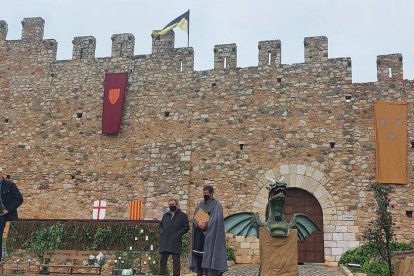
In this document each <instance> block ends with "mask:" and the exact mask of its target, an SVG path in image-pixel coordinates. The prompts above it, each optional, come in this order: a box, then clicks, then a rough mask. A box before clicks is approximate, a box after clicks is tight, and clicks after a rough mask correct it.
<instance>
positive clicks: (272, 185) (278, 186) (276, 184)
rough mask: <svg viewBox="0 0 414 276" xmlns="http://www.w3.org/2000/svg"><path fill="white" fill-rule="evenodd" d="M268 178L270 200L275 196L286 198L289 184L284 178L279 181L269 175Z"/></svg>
mask: <svg viewBox="0 0 414 276" xmlns="http://www.w3.org/2000/svg"><path fill="white" fill-rule="evenodd" d="M266 178H267V179H268V180H269V187H266V189H268V190H269V195H268V200H269V201H270V200H271V199H273V198H278V199H284V198H285V197H286V189H287V184H286V182H284V181H283V178H282V179H280V180H279V181H276V180H274V179H272V178H268V177H267V176H266Z"/></svg>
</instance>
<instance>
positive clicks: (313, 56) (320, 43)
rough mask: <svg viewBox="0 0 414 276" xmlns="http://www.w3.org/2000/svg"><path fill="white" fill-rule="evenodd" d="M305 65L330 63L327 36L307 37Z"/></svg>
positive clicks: (305, 41)
mask: <svg viewBox="0 0 414 276" xmlns="http://www.w3.org/2000/svg"><path fill="white" fill-rule="evenodd" d="M303 44H304V46H305V63H321V62H327V61H328V38H327V37H326V36H315V37H305V39H304V43H303Z"/></svg>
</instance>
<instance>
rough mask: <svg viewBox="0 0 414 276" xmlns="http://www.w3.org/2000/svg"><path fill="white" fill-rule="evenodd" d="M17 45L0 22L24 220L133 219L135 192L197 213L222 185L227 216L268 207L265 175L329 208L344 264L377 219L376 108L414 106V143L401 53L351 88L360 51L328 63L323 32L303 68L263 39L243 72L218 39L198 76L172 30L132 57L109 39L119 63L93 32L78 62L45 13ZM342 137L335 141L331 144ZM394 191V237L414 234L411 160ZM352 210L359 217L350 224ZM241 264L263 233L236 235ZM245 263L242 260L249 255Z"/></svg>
mask: <svg viewBox="0 0 414 276" xmlns="http://www.w3.org/2000/svg"><path fill="white" fill-rule="evenodd" d="M22 26H23V32H22V38H21V40H15V41H14V40H7V39H6V36H7V23H6V22H5V21H0V103H1V108H0V155H1V156H2V159H1V164H0V166H1V167H3V169H4V170H5V172H6V174H10V176H11V178H12V179H13V180H14V181H15V182H16V183H17V184H18V186H19V187H20V189H21V190H22V191H23V193H24V196H25V202H24V204H23V206H22V207H21V208H20V216H21V217H25V218H90V217H91V213H92V202H93V200H96V199H98V198H99V197H101V198H102V199H105V200H107V202H108V209H107V214H106V218H111V219H117V218H119V219H125V218H127V217H128V213H127V206H128V201H129V200H131V199H138V198H140V199H142V200H143V201H144V217H145V218H146V219H159V218H160V217H161V215H162V213H163V212H164V211H165V207H166V204H167V200H168V198H170V197H177V198H178V199H179V201H180V204H181V207H182V209H184V210H185V211H187V212H188V213H189V215H192V210H193V208H194V205H195V204H196V203H197V202H198V201H199V200H201V199H202V195H201V192H202V191H201V189H202V186H204V185H206V184H211V185H213V186H214V187H215V189H216V197H217V198H218V199H219V200H220V201H221V202H222V204H223V206H224V209H225V214H226V215H227V214H231V213H234V212H237V211H252V210H255V211H259V212H261V215H262V216H263V214H264V206H263V204H264V203H263V202H264V201H265V200H266V199H265V197H264V196H263V191H264V190H263V189H264V187H265V186H266V180H265V179H266V178H265V175H269V176H274V177H280V176H283V177H284V178H285V180H286V181H287V182H288V184H289V186H291V187H301V188H302V189H305V190H307V191H308V192H310V193H311V194H313V195H314V196H315V197H316V198H317V199H318V201H319V202H320V203H321V206H322V208H323V210H324V215H323V216H324V233H325V259H326V263H328V264H336V263H337V261H338V260H339V258H340V255H341V254H342V253H343V252H344V251H345V250H347V249H348V248H351V247H354V246H357V245H358V244H359V238H360V236H361V231H362V230H363V227H365V226H366V225H367V222H368V221H369V220H370V219H371V218H372V215H373V208H374V202H373V196H372V194H371V193H370V192H369V190H368V184H370V183H373V182H375V141H374V138H375V133H374V123H373V119H374V113H373V111H374V110H373V102H374V101H375V100H379V99H385V100H391V101H400V100H403V101H407V102H408V120H409V125H408V137H409V140H410V141H411V140H413V132H412V126H413V106H412V102H413V91H414V82H413V81H412V80H404V79H403V69H402V56H401V55H400V54H391V55H383V56H378V58H377V68H378V70H377V74H378V81H376V82H370V83H352V76H351V73H352V70H351V59H350V58H329V57H328V40H327V38H326V37H309V38H305V40H304V51H305V62H304V63H299V64H281V42H280V41H278V40H273V41H261V42H259V44H258V48H259V49H258V66H253V67H248V68H239V67H237V46H236V45H235V44H225V45H216V46H215V47H214V51H213V52H214V68H213V69H211V70H206V71H195V70H194V50H193V49H192V48H191V47H188V48H179V49H177V48H174V33H173V32H170V33H168V34H167V35H166V36H164V37H162V38H161V39H160V40H154V41H153V47H152V54H149V55H134V44H135V38H134V36H133V35H132V34H117V35H113V36H112V43H113V45H112V54H111V56H110V57H105V58H95V46H96V40H95V38H94V37H92V36H87V37H76V38H75V39H74V40H73V54H72V56H73V58H72V59H71V60H56V51H57V42H56V41H55V40H53V39H44V38H43V30H44V20H43V19H41V18H26V19H24V20H23V21H22ZM108 72H128V86H127V92H126V102H125V106H124V114H123V119H122V128H121V132H120V133H119V135H115V136H104V135H101V132H100V129H101V117H102V102H103V101H102V97H103V80H104V76H105V73H108ZM332 143H333V145H334V146H333V148H332V147H331V145H332ZM407 147H408V148H409V151H408V170H407V171H408V179H409V183H408V184H407V185H398V186H396V189H395V194H394V195H393V198H394V200H395V201H396V203H397V207H396V209H395V210H393V215H394V217H395V219H396V225H395V227H396V231H395V232H396V237H397V238H398V239H399V240H408V239H414V223H413V219H412V218H409V217H408V216H407V215H406V211H412V210H413V209H414V197H413V185H412V178H413V162H414V155H413V150H412V149H411V144H409V145H407ZM345 215H351V216H352V217H353V219H352V220H351V221H349V220H345V219H344V216H345ZM229 243H230V244H233V245H236V247H237V248H239V249H243V250H244V251H243V250H242V251H243V253H240V254H239V255H238V256H239V257H238V258H239V261H240V262H252V261H253V262H256V261H257V260H258V258H257V255H258V252H257V248H258V245H257V241H255V240H254V239H252V238H248V239H242V238H237V239H235V240H231V241H229ZM242 259H243V260H242Z"/></svg>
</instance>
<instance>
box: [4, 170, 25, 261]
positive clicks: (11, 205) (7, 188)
mask: <svg viewBox="0 0 414 276" xmlns="http://www.w3.org/2000/svg"><path fill="white" fill-rule="evenodd" d="M22 203H23V196H22V194H21V193H20V191H19V189H17V186H16V184H14V183H13V182H11V181H9V180H6V179H4V177H3V169H2V168H0V260H1V258H2V256H3V250H2V248H3V231H4V227H5V226H6V222H7V221H11V220H17V218H18V217H17V207H19V206H20V205H21V204H22Z"/></svg>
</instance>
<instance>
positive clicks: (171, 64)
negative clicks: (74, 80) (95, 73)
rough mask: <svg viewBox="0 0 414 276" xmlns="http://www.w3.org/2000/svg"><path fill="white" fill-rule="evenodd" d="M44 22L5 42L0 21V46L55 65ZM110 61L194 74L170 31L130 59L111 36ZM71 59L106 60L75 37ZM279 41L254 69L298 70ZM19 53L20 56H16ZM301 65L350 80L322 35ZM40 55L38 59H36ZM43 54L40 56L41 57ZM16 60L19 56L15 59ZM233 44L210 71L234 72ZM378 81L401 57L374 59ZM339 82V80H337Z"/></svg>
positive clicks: (266, 47)
mask: <svg viewBox="0 0 414 276" xmlns="http://www.w3.org/2000/svg"><path fill="white" fill-rule="evenodd" d="M44 25H45V21H44V20H43V19H42V18H40V17H35V18H25V19H23V21H22V28H23V29H22V38H21V40H14V41H7V40H6V37H7V31H8V25H7V22H5V21H0V45H1V44H6V45H8V47H10V50H9V51H10V52H14V50H13V49H14V48H21V47H29V48H31V49H32V52H30V55H32V56H33V51H36V49H37V50H38V51H39V54H38V55H36V58H37V59H41V60H47V61H48V62H50V63H53V62H56V61H57V60H56V52H57V42H56V41H55V40H53V39H44V38H43V35H44ZM111 39H112V53H111V59H115V58H123V59H131V61H134V60H136V59H141V58H142V57H145V59H160V58H161V59H165V60H168V62H166V63H165V64H164V68H165V69H170V70H171V69H176V70H177V71H178V72H193V71H194V51H193V48H191V47H186V48H174V42H175V36H174V32H173V31H170V32H169V33H167V34H166V35H164V36H162V37H160V38H158V39H153V41H152V54H151V55H144V56H142V55H140V56H134V46H135V37H134V35H133V34H130V33H124V34H114V35H113V36H112V38H111ZM72 43H73V50H72V60H73V61H77V60H89V61H91V60H102V59H107V58H95V49H96V39H95V38H94V37H93V36H82V37H75V38H74V39H73V41H72ZM281 49H282V46H281V42H280V40H268V41H260V42H259V44H258V50H259V53H258V67H260V68H277V69H278V70H283V69H284V68H291V67H292V66H294V67H295V68H297V69H299V70H301V69H300V68H301V65H300V64H292V65H283V64H281ZM20 54H21V53H20ZM304 54H305V55H304V56H305V60H304V63H303V64H321V65H322V66H325V67H326V68H325V69H328V71H331V70H329V69H330V68H332V69H333V70H335V71H337V73H338V70H339V71H340V73H339V74H336V75H337V78H338V76H341V78H342V81H345V82H351V81H352V69H351V64H352V63H351V58H328V38H327V37H325V36H318V37H306V38H305V39H304ZM39 55H40V56H39ZM41 55H43V57H42V56H41ZM19 58H20V57H19ZM237 68H238V67H237V45H236V44H223V45H215V46H214V70H235V69H237ZM377 76H378V81H380V82H382V81H387V80H389V79H390V78H392V79H393V80H402V79H403V66H402V56H401V54H392V55H381V56H378V58H377ZM338 81H339V79H338Z"/></svg>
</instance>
